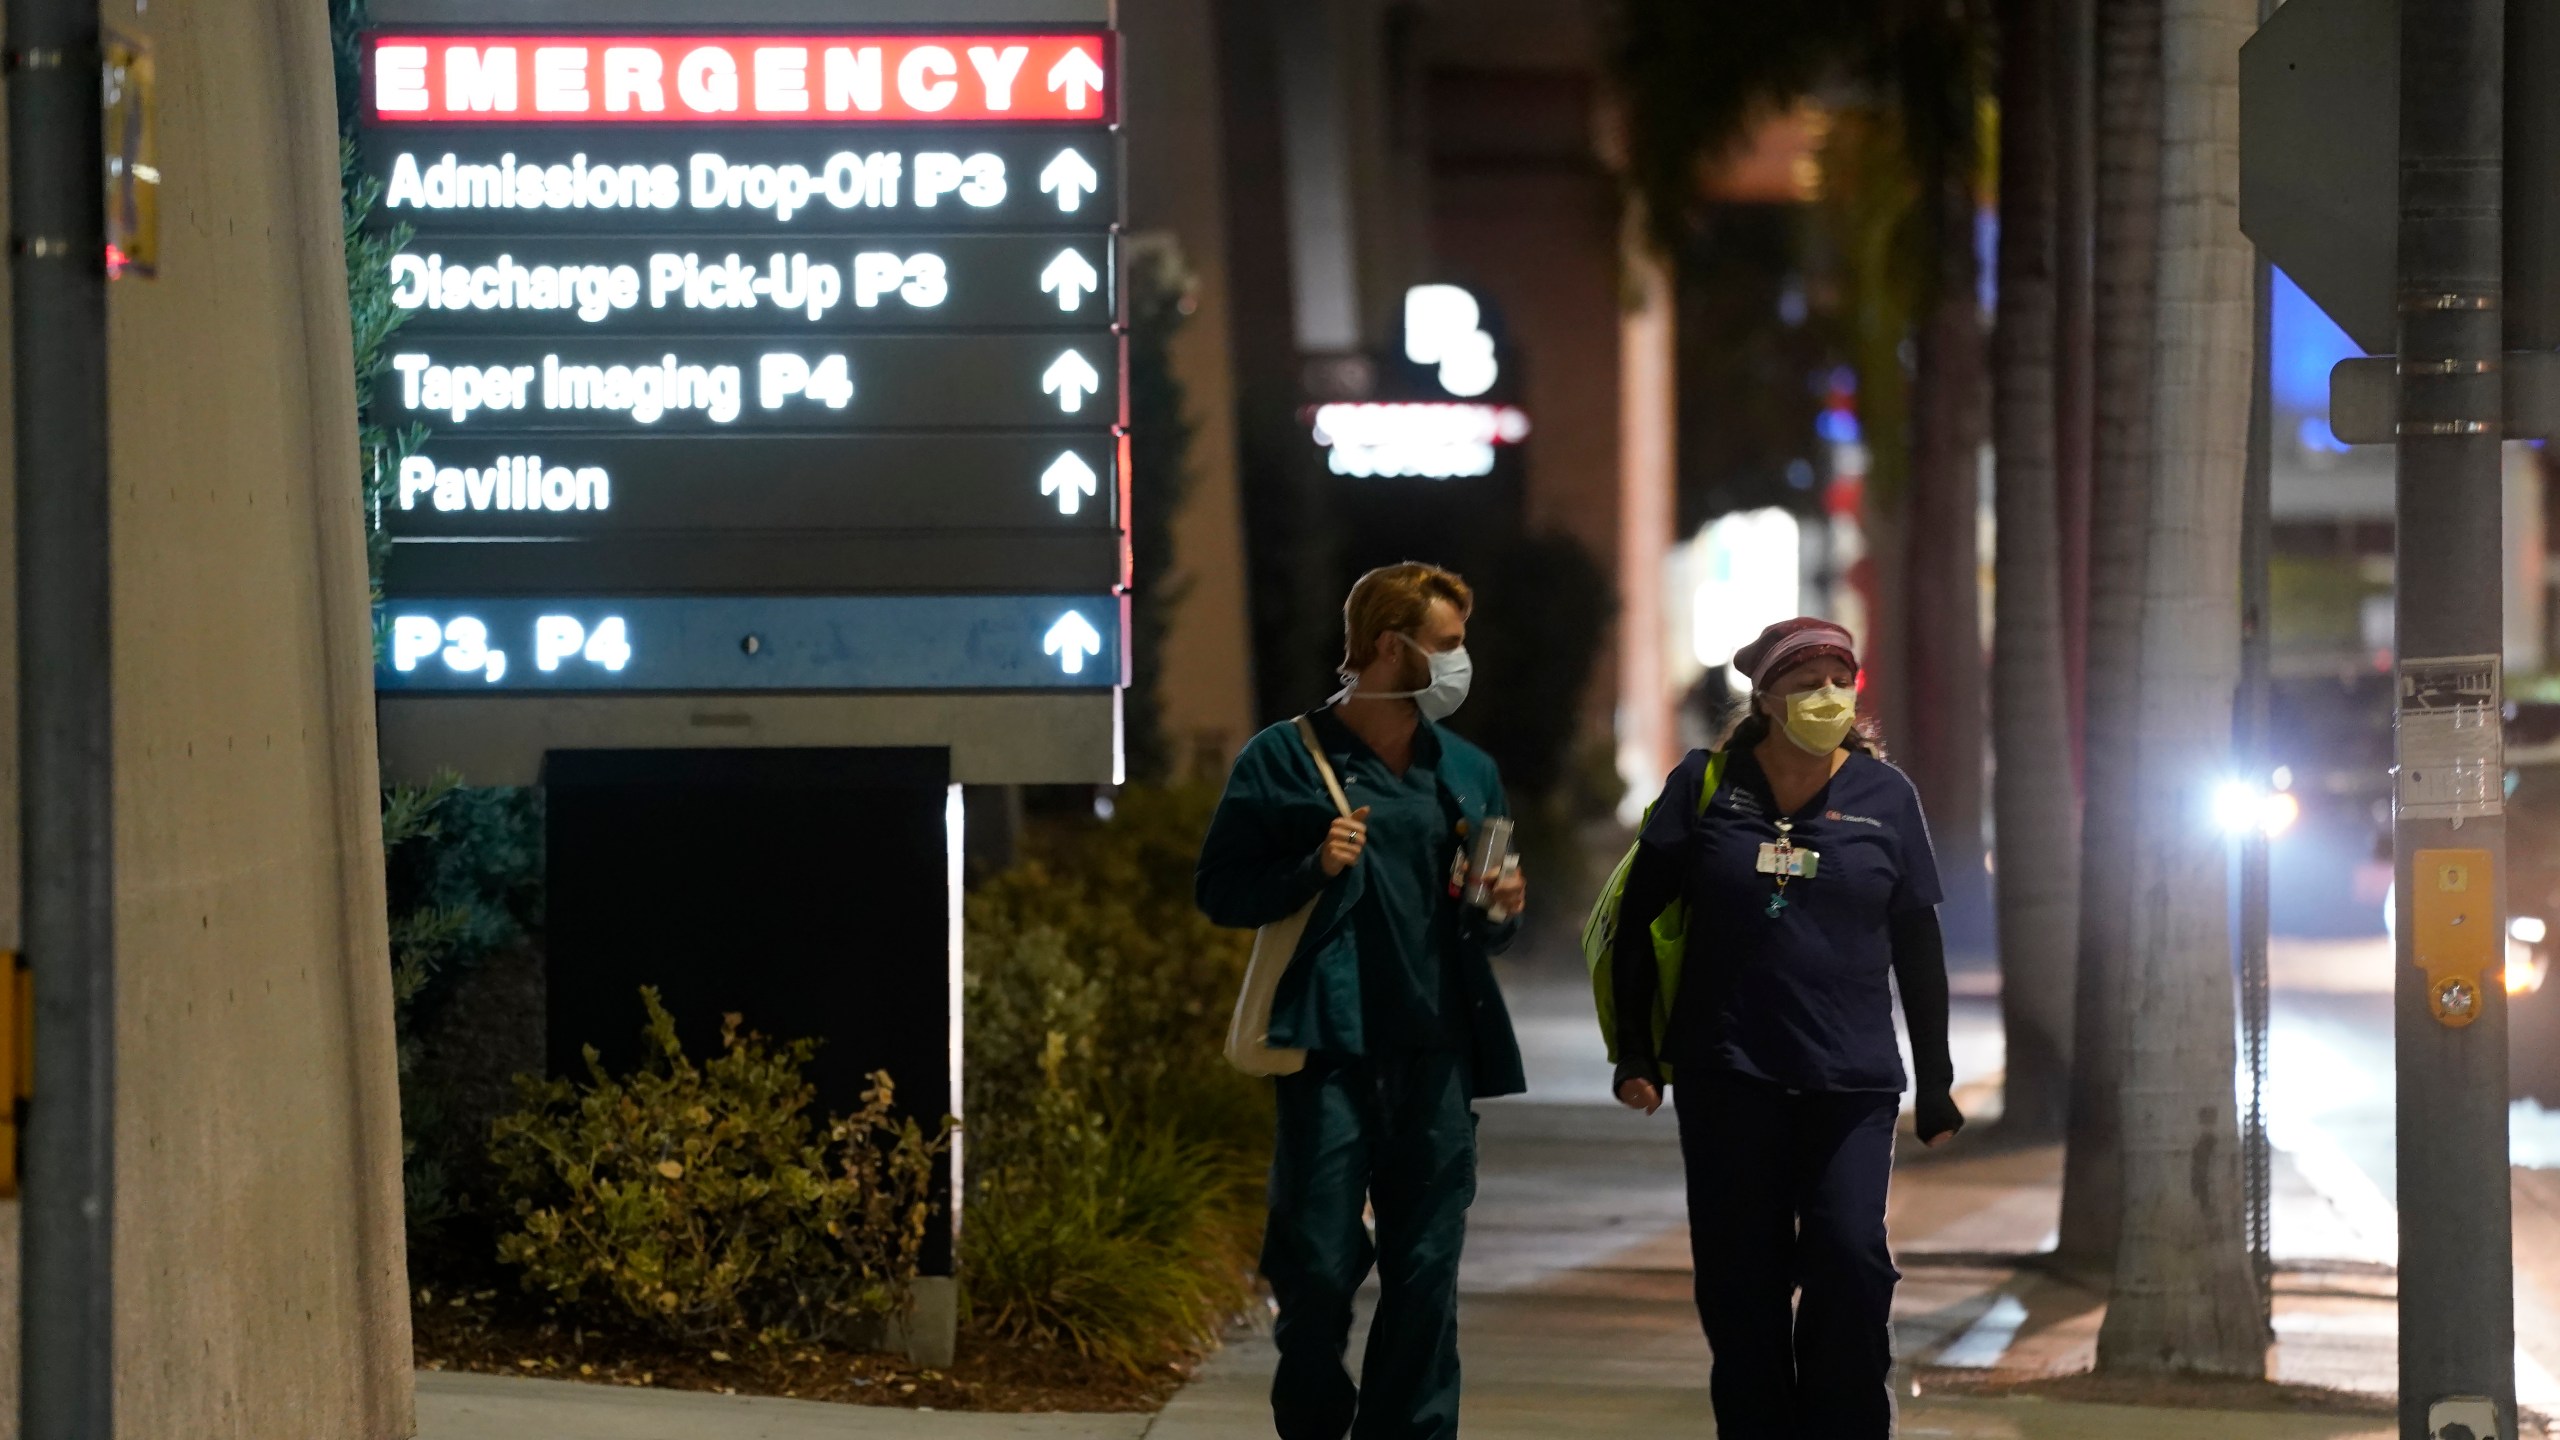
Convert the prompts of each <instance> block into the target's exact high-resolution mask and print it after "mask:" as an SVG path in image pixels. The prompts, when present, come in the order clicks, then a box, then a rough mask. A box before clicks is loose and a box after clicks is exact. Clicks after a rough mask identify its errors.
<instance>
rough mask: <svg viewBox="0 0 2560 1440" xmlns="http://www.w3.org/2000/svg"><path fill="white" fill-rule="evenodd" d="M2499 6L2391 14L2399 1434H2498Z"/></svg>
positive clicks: (2501, 1272) (2505, 1411)
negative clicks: (2395, 241)
mask: <svg viewBox="0 0 2560 1440" xmlns="http://www.w3.org/2000/svg"><path fill="white" fill-rule="evenodd" d="M2505 9H2506V7H2505V4H2504V0H2404V3H2403V4H2402V6H2401V11H2400V183H2399V197H2400V208H2399V263H2398V307H2399V317H2400V344H2399V390H2400V405H2399V414H2400V420H2399V424H2398V431H2399V436H2398V438H2399V516H2400V519H2399V568H2398V587H2399V623H2398V645H2397V649H2398V653H2399V655H2400V682H2401V683H2400V687H2399V707H2400V713H2399V721H2398V732H2399V733H2398V752H2399V775H2398V803H2397V808H2396V810H2395V813H2394V816H2393V829H2394V840H2395V846H2394V848H2395V850H2396V852H2397V857H2396V858H2397V873H2398V887H2399V888H2398V906H2399V916H2398V924H2397V927H2396V942H2395V943H2396V944H2397V946H2398V950H2399V954H2398V956H2397V957H2396V958H2397V961H2398V964H2397V966H2396V973H2397V975H2398V983H2397V1017H2396V1019H2397V1023H2396V1026H2395V1029H2396V1032H2397V1052H2398V1076H2399V1127H2398V1128H2399V1137H2398V1155H2399V1191H2400V1194H2399V1202H2400V1395H2401V1400H2400V1432H2401V1434H2402V1435H2403V1436H2404V1437H2409V1440H2428V1437H2433V1436H2436V1435H2438V1434H2439V1433H2442V1432H2441V1431H2440V1429H2439V1427H2440V1426H2449V1425H2450V1424H2452V1423H2453V1422H2454V1421H2455V1420H2456V1419H2457V1418H2459V1419H2460V1420H2462V1421H2463V1422H2464V1423H2467V1424H2470V1425H2472V1426H2473V1427H2474V1431H2473V1433H2477V1432H2476V1426H2477V1422H2478V1420H2480V1419H2489V1420H2491V1423H2492V1424H2493V1425H2494V1426H2495V1432H2494V1433H2496V1434H2498V1435H2502V1436H2511V1435H2513V1434H2515V1429H2514V1425H2515V1413H2516V1412H2515V1358H2514V1357H2515V1301H2514V1288H2515V1287H2514V1256H2513V1244H2512V1230H2511V1225H2512V1216H2511V1213H2510V1210H2511V1202H2510V1197H2509V1191H2508V1184H2509V1182H2508V1177H2507V1010H2506V988H2505V986H2504V984H2503V983H2502V982H2501V978H2500V977H2501V976H2502V975H2503V962H2504V958H2505V941H2506V934H2505V910H2506V907H2505V904H2504V895H2503V892H2502V888H2501V887H2503V885H2504V883H2505V878H2506V877H2505V868H2506V819H2505V795H2504V775H2505V765H2504V755H2503V750H2502V746H2501V743H2500V734H2501V731H2500V708H2501V702H2502V696H2501V694H2500V693H2499V692H2500V690H2501V689H2502V685H2501V677H2500V668H2501V664H2500V658H2499V652H2500V649H2501V645H2502V641H2503V635H2502V619H2503V607H2504V595H2503V591H2502V586H2503V580H2502V575H2501V572H2502V567H2501V566H2500V565H2499V563H2498V558H2497V557H2498V556H2500V555H2501V554H2502V553H2504V552H2503V549H2502V544H2501V540H2502V534H2501V516H2502V504H2501V501H2502V494H2501V479H2500V462H2499V446H2500V442H2501V440H2502V439H2503V438H2504V435H2505V430H2506V425H2505V415H2504V403H2503V393H2502V392H2503V378H2502V375H2501V373H2500V368H2501V367H2500V356H2501V354H2502V351H2503V349H2504V337H2503V336H2502V334H2501V322H2502V308H2501V291H2502V281H2503V278H2504V275H2503V269H2504V266H2503V261H2504V254H2503V251H2504V236H2503V235H2502V233H2501V228H2500V227H2501V223H2502V217H2503V209H2504V206H2503V199H2504V197H2503V193H2502V190H2503V183H2502V182H2503V175H2502V165H2503V157H2504V151H2505V145H2504V134H2503V131H2504V125H2505V91H2506V87H2505V85H2504V83H2503V82H2504V76H2505V73H2506V69H2505V65H2506V61H2505V53H2504V40H2505Z"/></svg>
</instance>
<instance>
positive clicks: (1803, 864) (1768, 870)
mask: <svg viewBox="0 0 2560 1440" xmlns="http://www.w3.org/2000/svg"><path fill="white" fill-rule="evenodd" d="M1821 866H1822V857H1821V856H1820V855H1819V854H1817V853H1815V852H1814V851H1811V850H1800V849H1798V848H1796V847H1795V846H1792V845H1775V844H1771V845H1763V846H1761V847H1760V863H1759V864H1758V865H1757V866H1755V867H1754V868H1756V869H1757V870H1758V871H1759V872H1760V873H1761V874H1763V875H1784V876H1786V877H1787V878H1788V879H1790V880H1810V879H1812V878H1813V875H1814V872H1815V871H1816V870H1818V869H1820V868H1821Z"/></svg>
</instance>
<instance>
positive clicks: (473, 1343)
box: [410, 1287, 1197, 1414]
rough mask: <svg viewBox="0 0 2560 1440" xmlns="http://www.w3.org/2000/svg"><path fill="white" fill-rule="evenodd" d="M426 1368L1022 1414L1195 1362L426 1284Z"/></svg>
mask: <svg viewBox="0 0 2560 1440" xmlns="http://www.w3.org/2000/svg"><path fill="white" fill-rule="evenodd" d="M411 1300H412V1304H411V1307H410V1315H411V1324H412V1327H413V1329H414V1331H415V1335H416V1346H417V1355H418V1367H419V1368H420V1369H422V1370H459V1371H466V1372H470V1373H475V1374H481V1375H527V1376H538V1377H541V1378H543V1379H548V1380H572V1381H583V1382H586V1383H588V1384H595V1385H629V1386H641V1387H648V1388H654V1389H661V1390H700V1391H709V1392H712V1393H716V1394H722V1395H773V1396H782V1397H785V1398H789V1399H797V1400H822V1401H829V1402H832V1403H836V1404H847V1405H886V1406H895V1407H898V1408H902V1409H909V1410H986V1411H996V1412H1004V1413H1014V1414H1029V1413H1041V1412H1048V1411H1070V1412H1078V1413H1086V1414H1095V1413H1106V1412H1108V1413H1152V1412H1154V1411H1156V1410H1160V1409H1162V1408H1164V1403H1165V1401H1166V1400H1167V1399H1168V1398H1170V1397H1171V1396H1172V1394H1173V1392H1174V1391H1175V1390H1176V1389H1177V1388H1179V1387H1180V1386H1181V1385H1182V1383H1183V1382H1184V1381H1185V1380H1188V1379H1189V1378H1190V1377H1191V1373H1192V1370H1193V1369H1194V1368H1195V1367H1196V1364H1197V1362H1196V1361H1186V1362H1183V1363H1181V1364H1177V1365H1168V1366H1166V1367H1164V1368H1163V1369H1161V1370H1157V1371H1149V1372H1145V1373H1138V1374H1132V1373H1131V1372H1129V1371H1126V1370H1123V1369H1120V1368H1118V1367H1116V1366H1110V1365H1097V1364H1095V1363H1093V1362H1091V1361H1088V1360H1086V1359H1084V1358H1083V1357H1082V1356H1079V1355H1076V1354H1075V1353H1073V1352H1072V1351H1058V1350H1042V1349H1037V1348H1032V1347H1025V1346H1021V1345H1015V1344H1010V1343H1006V1344H998V1343H993V1342H985V1341H981V1340H980V1338H979V1337H976V1336H973V1335H971V1334H970V1333H969V1332H968V1331H967V1330H965V1329H964V1330H963V1331H962V1332H961V1334H960V1355H959V1359H958V1360H957V1361H956V1362H955V1363H954V1364H953V1365H951V1366H950V1367H949V1368H947V1369H939V1370H937V1369H929V1368H926V1367H924V1366H920V1365H914V1364H911V1363H909V1362H908V1361H907V1360H906V1359H905V1357H903V1356H898V1355H881V1354H872V1353H866V1352H861V1351H855V1350H847V1349H838V1348H833V1347H826V1346H798V1345H794V1346H788V1347H782V1348H764V1347H756V1346H746V1345H741V1346H739V1347H737V1348H735V1349H731V1350H714V1349H709V1348H707V1347H706V1348H692V1347H687V1346H680V1345H673V1344H669V1343H667V1342H665V1341H663V1340H656V1339H651V1338H649V1337H645V1336H633V1335H628V1334H621V1333H612V1334H607V1333H600V1332H597V1331H593V1330H588V1331H580V1330H576V1329H573V1328H570V1327H567V1326H564V1325H561V1324H559V1323H557V1322H552V1321H546V1320H543V1319H541V1318H539V1317H538V1316H535V1315H529V1314H526V1313H522V1312H523V1311H524V1310H525V1309H526V1308H527V1307H526V1303H525V1302H524V1301H523V1300H522V1299H520V1298H519V1297H515V1296H511V1295H508V1294H506V1293H505V1292H503V1291H501V1290H464V1291H460V1292H458V1293H457V1292H450V1291H439V1290H437V1289H435V1288H434V1287H427V1288H423V1289H420V1290H418V1291H417V1292H416V1293H415V1294H414V1295H412V1297H411Z"/></svg>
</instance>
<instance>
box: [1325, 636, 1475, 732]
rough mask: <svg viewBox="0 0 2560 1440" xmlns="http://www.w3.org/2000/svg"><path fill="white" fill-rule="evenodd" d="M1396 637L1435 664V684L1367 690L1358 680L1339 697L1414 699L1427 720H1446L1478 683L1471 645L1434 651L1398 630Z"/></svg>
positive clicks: (1424, 659)
mask: <svg viewBox="0 0 2560 1440" xmlns="http://www.w3.org/2000/svg"><path fill="white" fill-rule="evenodd" d="M1396 638H1397V639H1399V640H1401V641H1403V642H1404V643H1406V644H1407V645H1411V646H1412V647H1413V648H1414V650H1415V651H1416V652H1418V653H1419V654H1420V655H1421V656H1422V658H1423V661H1424V662H1425V663H1427V664H1428V665H1430V667H1431V683H1429V684H1428V685H1425V686H1423V687H1422V688H1421V689H1419V690H1385V691H1379V690H1363V689H1361V688H1360V682H1359V681H1358V680H1357V679H1355V680H1353V681H1352V682H1351V683H1350V684H1348V685H1346V686H1344V687H1343V688H1342V694H1340V695H1337V696H1335V697H1334V698H1335V699H1337V700H1340V699H1347V698H1349V697H1351V696H1354V695H1357V696H1360V697H1362V698H1364V699H1369V700H1410V701H1412V702H1413V708H1415V709H1416V710H1419V711H1421V712H1422V718H1423V719H1425V720H1432V721H1439V720H1446V719H1448V718H1449V717H1450V716H1452V715H1455V714H1457V713H1458V707H1459V706H1461V705H1464V704H1466V703H1467V690H1468V688H1469V687H1470V686H1471V685H1473V684H1474V682H1475V673H1476V667H1475V662H1474V661H1473V660H1470V659H1468V658H1467V647H1466V646H1464V645H1461V646H1459V647H1458V648H1457V649H1455V650H1448V651H1440V652H1433V651H1430V650H1424V649H1423V648H1422V644H1421V642H1419V641H1417V640H1415V639H1414V638H1413V637H1412V636H1410V635H1406V634H1404V633H1402V632H1398V633H1397V635H1396Z"/></svg>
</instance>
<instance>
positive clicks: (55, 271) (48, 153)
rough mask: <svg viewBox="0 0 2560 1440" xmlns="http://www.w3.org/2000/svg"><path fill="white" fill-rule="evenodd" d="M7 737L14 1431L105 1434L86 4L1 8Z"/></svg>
mask: <svg viewBox="0 0 2560 1440" xmlns="http://www.w3.org/2000/svg"><path fill="white" fill-rule="evenodd" d="M8 27H9V33H8V66H9V73H8V87H9V206H10V224H11V235H10V247H9V248H10V281H11V284H10V297H11V304H12V306H13V307H14V308H13V310H12V312H11V321H12V325H13V327H14V332H15V333H14V335H13V337H12V341H13V343H12V355H13V357H14V359H13V366H14V375H13V381H14V388H15V396H16V404H17V437H16V453H17V490H18V494H17V509H18V516H17V529H18V681H19V690H18V703H19V711H18V724H19V742H18V743H19V755H20V764H19V769H18V773H19V777H20V783H21V785H22V796H21V801H20V826H21V829H20V833H19V840H20V846H21V848H20V852H19V853H20V856H21V865H22V866H23V871H22V874H23V878H24V896H25V898H24V905H25V913H24V921H23V929H24V932H25V940H24V944H25V948H26V952H27V956H28V958H29V961H30V963H31V964H32V966H33V969H34V977H35V1001H36V1008H37V1012H38V1014H37V1020H36V1025H35V1034H36V1056H35V1068H36V1075H37V1078H38V1080H39V1082H40V1084H41V1086H42V1091H41V1094H42V1098H41V1099H40V1100H39V1101H37V1102H36V1103H35V1105H34V1106H33V1107H32V1109H31V1111H30V1114H29V1120H28V1126H27V1130H26V1164H25V1172H26V1188H25V1196H26V1199H25V1205H26V1209H25V1214H24V1220H23V1223H24V1226H25V1229H24V1231H23V1233H22V1235H21V1238H20V1242H19V1243H20V1248H19V1255H20V1272H19V1273H20V1283H21V1287H22V1288H21V1291H20V1296H19V1315H20V1317H21V1319H22V1322H23V1325H24V1332H25V1338H24V1341H23V1342H22V1347H21V1351H20V1377H21V1378H20V1382H19V1383H20V1387H21V1388H20V1391H19V1406H20V1409H19V1432H18V1433H20V1434H22V1435H26V1436H29V1437H31V1440H32V1437H42V1440H110V1437H111V1436H112V1435H113V1434H114V1407H113V1401H114V1391H115V1336H114V1326H113V1318H114V1301H115V1286H114V1283H113V1274H112V1262H113V1257H114V1235H115V1224H114V1220H115V1207H114V1196H113V1179H114V1170H113V1167H114V1160H115V966H114V953H115V951H114V942H115V841H114V829H113V822H114V812H115V785H114V779H113V766H114V759H115V754H114V746H115V726H114V715H113V711H112V709H111V708H110V706H109V703H108V702H109V693H108V686H109V680H110V674H111V671H110V665H109V649H108V637H109V629H108V568H107V566H108V557H107V516H108V489H107V272H106V251H107V240H106V165H105V141H104V135H103V132H104V125H105V121H104V117H103V111H102V95H101V69H100V66H101V61H102V58H103V57H102V55H101V52H100V46H99V40H100V36H99V25H98V10H97V7H96V6H95V5H90V4H85V3H81V0H68V3H66V0H9V3H8Z"/></svg>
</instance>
